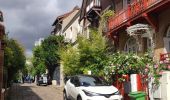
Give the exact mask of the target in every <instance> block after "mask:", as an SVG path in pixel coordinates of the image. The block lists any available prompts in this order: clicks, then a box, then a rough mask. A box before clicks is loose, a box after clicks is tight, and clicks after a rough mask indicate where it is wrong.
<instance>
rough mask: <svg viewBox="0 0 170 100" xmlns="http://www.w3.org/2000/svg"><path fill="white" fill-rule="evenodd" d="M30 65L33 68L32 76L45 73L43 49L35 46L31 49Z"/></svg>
mask: <svg viewBox="0 0 170 100" xmlns="http://www.w3.org/2000/svg"><path fill="white" fill-rule="evenodd" d="M32 63H33V66H34V68H32V69H31V74H32V75H39V74H43V73H44V72H45V70H46V67H45V64H44V52H43V49H42V47H41V46H36V47H35V48H34V49H33V59H32ZM41 67H42V68H41Z"/></svg>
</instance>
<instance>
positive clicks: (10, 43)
mask: <svg viewBox="0 0 170 100" xmlns="http://www.w3.org/2000/svg"><path fill="white" fill-rule="evenodd" d="M5 41H6V47H5V49H4V69H5V70H6V74H7V76H8V83H10V81H11V80H15V79H16V78H18V77H17V76H18V73H19V71H22V69H24V67H25V60H26V58H25V55H24V49H23V47H22V46H21V45H20V44H19V42H18V41H16V40H14V39H8V38H6V40H5Z"/></svg>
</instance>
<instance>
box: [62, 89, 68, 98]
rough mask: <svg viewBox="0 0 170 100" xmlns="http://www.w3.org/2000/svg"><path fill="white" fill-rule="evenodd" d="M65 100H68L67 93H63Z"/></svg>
mask: <svg viewBox="0 0 170 100" xmlns="http://www.w3.org/2000/svg"><path fill="white" fill-rule="evenodd" d="M63 100H68V98H67V94H66V91H64V92H63Z"/></svg>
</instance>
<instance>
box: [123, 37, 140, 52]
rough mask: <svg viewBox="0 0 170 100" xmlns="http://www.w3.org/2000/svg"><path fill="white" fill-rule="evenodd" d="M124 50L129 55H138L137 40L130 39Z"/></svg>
mask: <svg viewBox="0 0 170 100" xmlns="http://www.w3.org/2000/svg"><path fill="white" fill-rule="evenodd" d="M124 50H125V51H126V52H128V53H137V51H138V44H137V42H136V39H135V38H133V37H131V38H129V39H128V40H127V42H126V44H125V48H124Z"/></svg>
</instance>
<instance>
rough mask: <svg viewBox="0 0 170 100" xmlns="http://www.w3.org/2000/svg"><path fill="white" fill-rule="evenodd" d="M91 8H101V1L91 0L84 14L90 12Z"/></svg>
mask: <svg viewBox="0 0 170 100" xmlns="http://www.w3.org/2000/svg"><path fill="white" fill-rule="evenodd" d="M93 8H97V9H98V8H101V1H100V0H92V2H91V3H90V4H89V5H88V6H87V8H86V13H88V12H90V10H92V9H93Z"/></svg>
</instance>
